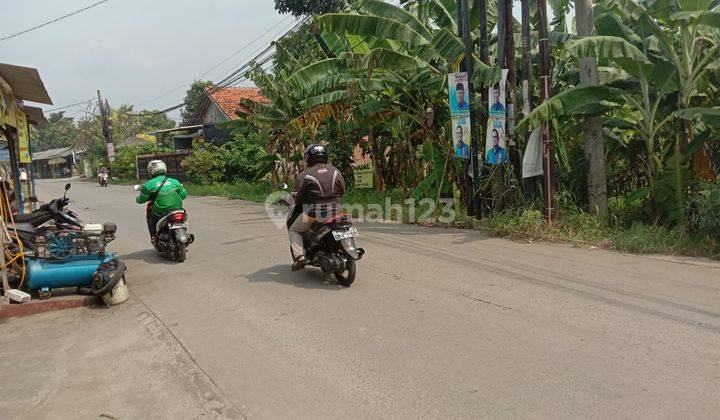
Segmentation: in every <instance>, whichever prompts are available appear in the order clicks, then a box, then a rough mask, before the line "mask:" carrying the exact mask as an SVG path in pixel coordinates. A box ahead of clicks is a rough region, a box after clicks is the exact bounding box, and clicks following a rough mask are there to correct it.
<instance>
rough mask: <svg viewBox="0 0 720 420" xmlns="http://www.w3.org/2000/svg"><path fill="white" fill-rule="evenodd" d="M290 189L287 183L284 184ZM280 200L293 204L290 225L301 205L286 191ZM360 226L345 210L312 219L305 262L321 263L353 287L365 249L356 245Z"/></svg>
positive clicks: (321, 267) (321, 266) (336, 277)
mask: <svg viewBox="0 0 720 420" xmlns="http://www.w3.org/2000/svg"><path fill="white" fill-rule="evenodd" d="M284 189H287V185H285V186H284ZM280 201H281V203H283V204H286V205H288V206H290V211H289V212H288V216H287V228H288V229H289V228H290V226H292V224H293V222H294V221H295V219H296V218H297V217H299V216H300V215H301V214H302V206H300V205H296V204H295V197H293V195H292V194H286V195H285V197H283V198H282V199H281V200H280ZM358 236H359V233H358V230H357V228H356V227H354V226H353V223H352V217H350V215H348V214H347V213H345V212H342V213H340V214H338V215H336V216H334V217H331V218H329V219H327V220H325V221H324V222H322V223H321V222H317V221H316V222H315V223H313V225H312V227H311V228H310V230H309V231H308V232H307V233H306V234H305V237H304V241H303V243H304V245H305V260H306V261H307V263H306V264H308V265H311V266H314V267H319V268H320V269H321V270H322V271H323V272H324V273H326V274H332V275H334V276H335V279H336V280H337V282H338V283H339V284H340V285H342V286H345V287H350V286H351V285H352V284H353V282H354V281H355V276H356V274H357V267H356V264H355V263H356V261H359V260H360V259H362V257H363V256H364V255H365V250H364V249H362V248H358V247H357V246H356V245H355V238H357V237H358Z"/></svg>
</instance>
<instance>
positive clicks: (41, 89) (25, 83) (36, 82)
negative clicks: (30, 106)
mask: <svg viewBox="0 0 720 420" xmlns="http://www.w3.org/2000/svg"><path fill="white" fill-rule="evenodd" d="M0 76H2V78H3V79H5V81H6V82H8V84H9V85H10V87H11V88H12V90H13V93H14V94H15V95H16V96H19V97H20V99H22V100H24V101H30V102H38V103H41V104H47V105H52V104H53V103H52V100H51V99H50V95H49V94H48V92H47V89H45V84H44V83H43V81H42V79H41V78H40V73H38V71H37V69H34V68H32V67H21V66H14V65H12V64H4V63H0Z"/></svg>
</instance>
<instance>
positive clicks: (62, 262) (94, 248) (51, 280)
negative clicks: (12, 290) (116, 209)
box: [6, 184, 125, 298]
mask: <svg viewBox="0 0 720 420" xmlns="http://www.w3.org/2000/svg"><path fill="white" fill-rule="evenodd" d="M70 187H71V185H70V184H66V185H65V194H64V195H63V197H62V198H59V199H54V200H52V201H50V202H49V203H47V204H42V205H41V206H40V207H39V208H38V209H37V210H35V211H34V212H32V213H30V214H23V215H15V216H14V217H13V220H14V221H15V223H14V225H13V226H11V225H9V224H8V226H7V229H8V232H9V233H10V238H11V242H10V243H9V244H8V247H7V248H6V252H8V253H9V254H10V255H16V256H17V257H15V258H14V259H13V261H15V262H14V263H13V264H12V265H10V267H9V268H8V281H9V283H10V285H11V287H20V286H22V285H23V282H24V281H23V280H24V279H26V280H27V281H26V282H24V284H25V286H26V287H27V289H28V290H31V291H38V292H39V294H40V296H41V298H47V297H49V296H50V294H51V291H52V289H58V288H65V287H77V290H78V293H80V294H92V295H96V296H104V295H107V294H110V295H112V294H113V292H112V291H113V290H114V289H115V286H116V285H117V284H118V283H119V281H120V280H123V281H124V274H125V265H124V264H123V263H122V262H120V261H119V259H118V258H117V256H116V255H115V254H111V253H108V252H106V247H107V244H108V243H110V242H112V241H113V240H114V239H115V234H116V231H117V226H116V225H115V224H114V223H104V224H85V223H83V222H82V221H81V220H80V218H79V217H78V215H77V214H75V213H74V212H72V211H71V210H69V209H67V208H66V206H67V205H68V203H69V201H70V200H69V199H68V198H67V192H68V190H70ZM30 201H33V202H37V199H36V198H34V197H33V198H32V199H30ZM18 258H21V261H23V263H22V264H21V263H18V262H17V261H16V260H17V259H18ZM11 262H12V261H11ZM8 264H10V263H8Z"/></svg>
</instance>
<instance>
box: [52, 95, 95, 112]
mask: <svg viewBox="0 0 720 420" xmlns="http://www.w3.org/2000/svg"><path fill="white" fill-rule="evenodd" d="M93 99H95V98H90V99H85V100H84V101H80V102H78V103H75V104H70V105H65V106H61V107H59V108H53V109H48V110H47V111H45V112H48V113H49V112H55V111H60V110H62V109H67V108H72V107H74V106H78V105H82V104H86V103H88V102H90V101H92V100H93Z"/></svg>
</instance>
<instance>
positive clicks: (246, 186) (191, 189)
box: [185, 182, 274, 203]
mask: <svg viewBox="0 0 720 420" xmlns="http://www.w3.org/2000/svg"><path fill="white" fill-rule="evenodd" d="M185 189H187V192H188V194H189V195H196V196H209V195H212V196H218V197H226V198H229V199H231V200H247V201H252V202H255V203H264V202H265V198H266V197H267V196H268V195H269V194H270V193H272V192H273V191H274V189H273V187H272V185H271V184H270V183H254V184H251V183H249V182H237V183H235V184H215V185H194V184H185Z"/></svg>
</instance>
